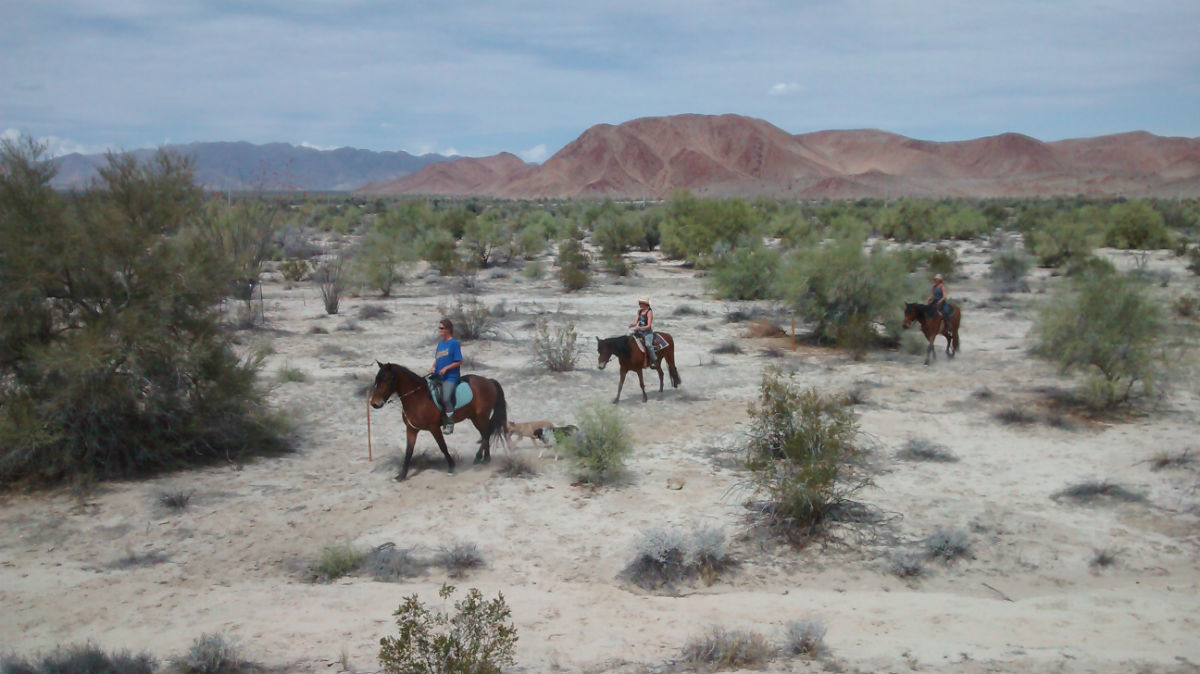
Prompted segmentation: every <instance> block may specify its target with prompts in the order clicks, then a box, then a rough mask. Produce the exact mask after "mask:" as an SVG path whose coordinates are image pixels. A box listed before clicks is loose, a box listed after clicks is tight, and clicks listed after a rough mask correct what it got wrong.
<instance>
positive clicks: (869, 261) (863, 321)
mask: <svg viewBox="0 0 1200 674" xmlns="http://www.w3.org/2000/svg"><path fill="white" fill-rule="evenodd" d="M778 279H779V280H778V283H779V292H780V295H781V296H782V297H783V298H784V299H785V300H786V301H787V302H789V303H790V304H792V305H793V306H795V307H796V310H797V312H798V314H799V315H800V316H802V317H803V318H804V319H806V320H808V321H811V322H813V323H814V324H815V327H814V332H815V333H816V335H817V337H818V338H820V339H822V340H825V341H831V342H834V343H836V344H838V345H840V346H843V347H844V348H847V349H850V350H851V351H852V352H854V353H855V354H861V353H862V352H864V351H865V350H866V349H867V348H868V346H869V345H870V344H872V343H873V342H875V341H876V339H877V337H878V330H879V328H880V327H883V329H884V330H885V331H895V326H896V325H897V324H898V323H899V321H898V320H897V316H896V312H897V307H902V306H904V297H905V296H906V295H907V294H908V292H909V290H908V288H909V281H908V278H907V275H906V273H905V270H904V264H903V262H902V261H901V259H900V257H899V256H898V255H895V254H893V253H888V252H886V251H885V250H884V249H883V248H882V247H880V246H876V247H875V248H874V249H872V251H871V252H870V253H869V254H868V253H865V252H863V246H862V241H860V240H858V239H845V240H842V241H836V242H833V243H831V244H826V245H823V246H818V247H811V248H806V249H801V250H797V251H794V252H793V253H792V254H791V255H789V256H788V257H787V258H785V260H784V261H783V262H782V263H781V266H780V271H779V276H778Z"/></svg>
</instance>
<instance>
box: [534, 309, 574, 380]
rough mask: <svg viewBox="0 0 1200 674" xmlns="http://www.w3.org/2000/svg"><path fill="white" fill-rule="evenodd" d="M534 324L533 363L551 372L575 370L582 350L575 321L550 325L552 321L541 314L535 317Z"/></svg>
mask: <svg viewBox="0 0 1200 674" xmlns="http://www.w3.org/2000/svg"><path fill="white" fill-rule="evenodd" d="M534 324H535V328H534V334H533V364H534V365H536V366H538V367H544V368H546V369H547V370H550V371H551V372H569V371H571V370H574V369H575V361H577V360H579V354H580V351H581V350H582V349H581V347H580V346H579V335H578V334H577V333H576V332H575V323H574V322H573V321H567V322H566V323H565V324H563V325H559V326H556V327H550V322H549V321H548V320H546V319H545V318H542V317H540V316H539V317H538V318H536V319H534Z"/></svg>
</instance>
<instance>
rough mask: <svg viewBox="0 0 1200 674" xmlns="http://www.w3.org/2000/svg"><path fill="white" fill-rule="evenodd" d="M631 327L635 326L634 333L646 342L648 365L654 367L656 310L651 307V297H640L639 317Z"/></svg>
mask: <svg viewBox="0 0 1200 674" xmlns="http://www.w3.org/2000/svg"><path fill="white" fill-rule="evenodd" d="M629 327H631V328H633V334H635V335H637V336H638V337H639V338H641V340H642V341H643V342H644V343H645V344H646V363H647V365H646V366H647V367H654V362H655V355H654V310H653V309H651V308H650V298H649V297H639V298H638V312H637V318H635V319H634V320H633V322H632V323H630V324H629Z"/></svg>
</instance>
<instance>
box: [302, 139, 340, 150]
mask: <svg viewBox="0 0 1200 674" xmlns="http://www.w3.org/2000/svg"><path fill="white" fill-rule="evenodd" d="M300 147H306V148H308V149H310V150H321V151H322V152H324V151H326V150H336V149H337V148H336V147H333V146H332V145H317V144H316V143H310V142H308V141H307V140H302V141H300Z"/></svg>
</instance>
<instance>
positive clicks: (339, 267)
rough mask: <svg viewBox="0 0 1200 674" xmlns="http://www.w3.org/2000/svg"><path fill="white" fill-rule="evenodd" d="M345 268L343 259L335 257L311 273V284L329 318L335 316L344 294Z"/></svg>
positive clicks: (338, 256) (339, 256)
mask: <svg viewBox="0 0 1200 674" xmlns="http://www.w3.org/2000/svg"><path fill="white" fill-rule="evenodd" d="M345 267H346V265H345V258H343V257H342V256H341V255H337V256H335V257H334V258H333V259H332V260H329V261H328V262H325V263H324V264H322V265H321V266H320V267H318V268H317V270H316V271H315V272H313V276H312V278H313V283H315V284H316V285H317V292H319V293H320V294H321V304H323V305H324V307H325V313H327V314H329V315H330V316H333V315H336V314H337V312H338V310H339V309H340V308H341V305H342V295H344V294H345V293H346V276H345V273H344V272H345Z"/></svg>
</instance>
